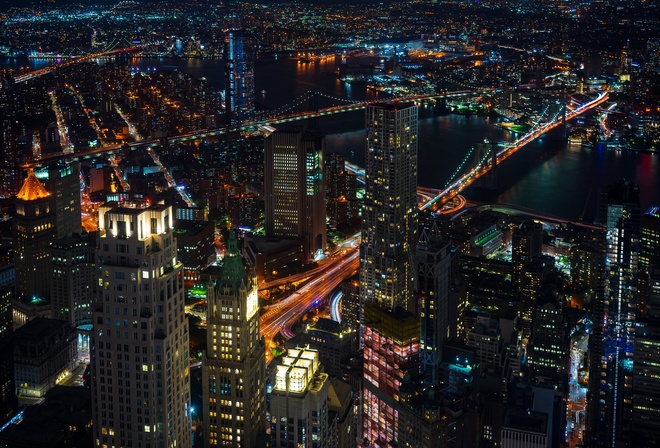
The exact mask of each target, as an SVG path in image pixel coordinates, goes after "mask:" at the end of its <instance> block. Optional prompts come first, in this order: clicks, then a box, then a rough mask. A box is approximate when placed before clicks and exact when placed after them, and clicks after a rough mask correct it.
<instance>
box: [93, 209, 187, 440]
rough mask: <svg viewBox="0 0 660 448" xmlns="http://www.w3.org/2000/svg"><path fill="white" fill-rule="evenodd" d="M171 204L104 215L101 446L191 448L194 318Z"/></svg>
mask: <svg viewBox="0 0 660 448" xmlns="http://www.w3.org/2000/svg"><path fill="white" fill-rule="evenodd" d="M173 220H174V216H173V212H172V208H171V207H170V206H164V205H152V206H148V205H146V204H135V203H122V204H121V205H119V204H117V203H109V204H107V205H104V206H102V207H101V208H100V209H99V243H98V250H97V253H96V258H97V269H98V279H97V281H98V283H97V284H98V285H99V286H98V290H99V293H98V296H97V298H96V299H97V302H96V304H95V309H94V313H93V321H94V332H93V333H92V338H91V342H90V347H91V349H90V364H91V374H92V383H91V389H92V414H93V420H94V439H95V441H94V445H95V446H101V447H103V446H107V447H111V446H132V447H142V448H157V447H160V446H165V447H177V448H186V447H190V446H191V434H190V431H191V428H190V426H191V425H190V420H189V411H190V375H189V362H190V361H189V355H188V344H189V343H188V319H187V318H186V316H185V313H184V309H183V307H184V286H183V265H182V264H181V262H180V261H179V260H178V259H177V253H176V241H175V238H174V236H173V232H172V230H173Z"/></svg>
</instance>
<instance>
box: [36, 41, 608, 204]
mask: <svg viewBox="0 0 660 448" xmlns="http://www.w3.org/2000/svg"><path fill="white" fill-rule="evenodd" d="M126 50H127V49H122V50H112V51H126ZM90 57H91V56H90ZM487 91H488V89H482V90H479V91H475V90H461V91H454V92H442V93H432V94H422V95H411V96H406V97H394V98H387V99H378V100H373V101H365V100H354V99H346V98H340V97H336V96H332V95H329V94H326V93H322V92H316V91H308V92H305V93H304V94H303V95H301V96H300V97H299V98H296V99H295V100H294V101H292V102H290V103H288V104H286V105H284V106H282V107H279V108H277V109H274V110H272V111H270V112H268V113H265V114H263V115H261V116H260V117H258V118H256V119H254V120H250V121H245V122H242V123H238V124H234V125H231V126H224V127H221V128H217V129H204V130H199V131H193V132H190V133H187V134H182V135H176V136H172V137H165V138H159V139H144V140H139V141H135V142H132V143H128V144H124V145H109V146H101V147H96V148H90V149H88V150H84V151H80V152H76V153H74V154H64V153H56V154H51V155H48V156H46V157H44V158H42V159H40V160H37V161H34V162H33V163H31V164H29V165H31V166H34V165H38V164H41V163H45V162H49V161H53V160H60V159H67V158H68V159H70V158H77V159H86V158H91V157H95V156H98V155H103V154H108V155H109V154H113V153H115V152H117V151H120V150H134V149H140V148H143V149H147V150H152V149H153V148H156V147H158V146H161V147H162V146H168V145H171V144H178V143H184V142H189V141H194V140H204V139H208V138H213V137H217V136H220V135H223V134H227V133H229V132H240V131H242V130H246V129H259V128H268V127H270V126H272V125H277V124H282V123H288V122H295V121H300V120H306V119H315V118H319V117H324V116H330V115H334V114H339V113H346V112H351V111H357V110H363V109H365V108H366V107H367V106H368V105H370V104H388V103H396V102H416V103H419V102H424V101H430V100H436V99H443V100H447V99H448V98H460V97H469V96H479V95H482V94H483V93H486V92H487ZM320 99H323V100H325V101H330V103H331V105H330V106H328V107H323V108H318V109H316V110H309V109H310V108H313V107H318V104H319V100H320ZM607 99H608V94H607V92H603V93H600V94H599V95H598V96H597V97H596V98H595V99H593V100H591V101H589V102H586V103H578V104H574V103H573V102H571V103H570V104H569V107H571V111H570V112H568V113H567V110H566V108H562V109H561V110H560V111H558V112H556V113H554V115H552V116H548V110H549V108H547V107H546V108H545V109H544V110H543V111H542V113H541V114H539V116H538V117H537V118H536V120H535V121H534V123H533V127H532V128H531V129H530V130H529V131H528V132H527V133H526V134H524V135H523V136H521V137H519V138H518V139H516V140H515V141H514V142H511V143H502V144H490V143H489V142H484V144H475V145H474V146H473V147H472V148H470V149H469V150H468V152H467V153H466V155H465V157H464V158H463V160H462V161H461V163H459V165H458V166H457V168H456V170H455V171H454V173H453V175H452V176H451V177H450V179H449V180H448V181H447V183H446V184H445V187H444V188H442V189H437V190H436V189H429V188H422V189H421V190H420V209H421V210H433V211H438V212H441V211H442V208H443V206H445V204H447V203H448V202H449V201H451V200H453V199H454V198H455V197H457V196H458V195H459V193H460V192H461V191H463V190H464V189H465V188H466V187H467V186H469V185H471V184H472V183H473V182H474V181H476V180H477V179H478V178H480V177H482V176H483V175H485V174H486V173H488V172H489V171H491V170H492V169H493V168H494V167H495V166H496V165H497V164H499V163H501V162H502V161H504V160H505V159H506V158H507V157H509V156H511V155H512V154H514V153H515V152H517V151H518V150H519V149H520V148H522V147H523V146H525V145H526V144H528V143H530V142H531V141H533V140H535V139H536V138H538V137H539V136H541V135H543V134H545V133H546V132H548V131H550V130H551V129H554V128H555V127H557V126H559V125H561V124H562V123H565V121H566V120H570V119H572V118H574V117H576V116H578V115H581V114H583V113H585V112H587V111H588V110H591V109H594V108H597V107H598V106H600V105H602V104H603V103H604V102H605V101H607ZM338 103H343V104H338ZM470 165H472V167H471V168H470V167H469V166H470ZM461 173H462V174H461ZM461 202H463V203H464V201H462V198H460V197H459V198H458V201H457V203H458V204H460V203H461Z"/></svg>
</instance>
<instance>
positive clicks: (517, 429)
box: [501, 409, 549, 448]
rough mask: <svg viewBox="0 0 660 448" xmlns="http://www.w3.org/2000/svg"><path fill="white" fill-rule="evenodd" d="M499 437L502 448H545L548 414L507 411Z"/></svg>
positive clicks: (519, 410)
mask: <svg viewBox="0 0 660 448" xmlns="http://www.w3.org/2000/svg"><path fill="white" fill-rule="evenodd" d="M501 437H502V448H522V447H524V448H547V447H548V446H549V445H548V414H544V413H543V412H530V411H528V410H525V409H508V410H507V413H506V415H505V417H504V422H503V424H502V435H501Z"/></svg>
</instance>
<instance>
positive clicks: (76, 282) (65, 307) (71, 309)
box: [50, 234, 96, 328]
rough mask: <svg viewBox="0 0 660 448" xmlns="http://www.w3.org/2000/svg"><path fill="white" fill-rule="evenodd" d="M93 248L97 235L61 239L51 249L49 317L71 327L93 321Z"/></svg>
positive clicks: (94, 276)
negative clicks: (50, 310)
mask: <svg viewBox="0 0 660 448" xmlns="http://www.w3.org/2000/svg"><path fill="white" fill-rule="evenodd" d="M95 250H96V234H91V235H89V234H84V235H73V236H67V237H64V238H60V239H58V240H57V241H55V242H53V244H52V246H51V248H50V252H51V266H50V269H51V284H50V299H51V304H52V316H53V318H54V319H62V320H65V321H67V322H69V323H70V324H71V325H72V326H73V327H74V328H78V327H79V326H81V325H89V324H91V323H92V302H93V298H94V289H93V288H94V284H95V280H96V261H95V257H94V252H95Z"/></svg>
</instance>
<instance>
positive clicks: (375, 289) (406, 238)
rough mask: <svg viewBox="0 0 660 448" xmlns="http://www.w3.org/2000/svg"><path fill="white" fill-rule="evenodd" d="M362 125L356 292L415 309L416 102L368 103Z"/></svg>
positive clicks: (389, 305) (366, 298)
mask: <svg viewBox="0 0 660 448" xmlns="http://www.w3.org/2000/svg"><path fill="white" fill-rule="evenodd" d="M366 128H367V144H366V156H365V159H366V160H365V179H366V183H365V193H364V205H363V207H362V244H361V246H360V288H361V292H360V296H361V299H362V300H363V301H364V302H374V303H376V304H378V305H380V306H382V307H384V308H386V309H394V308H396V307H397V306H400V307H402V308H405V309H408V310H411V311H416V304H415V303H414V299H413V297H414V296H413V293H414V291H415V275H416V274H415V270H416V267H417V260H416V257H415V247H416V246H417V238H416V233H417V106H412V105H411V106H406V105H400V104H389V105H370V106H367V111H366Z"/></svg>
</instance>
